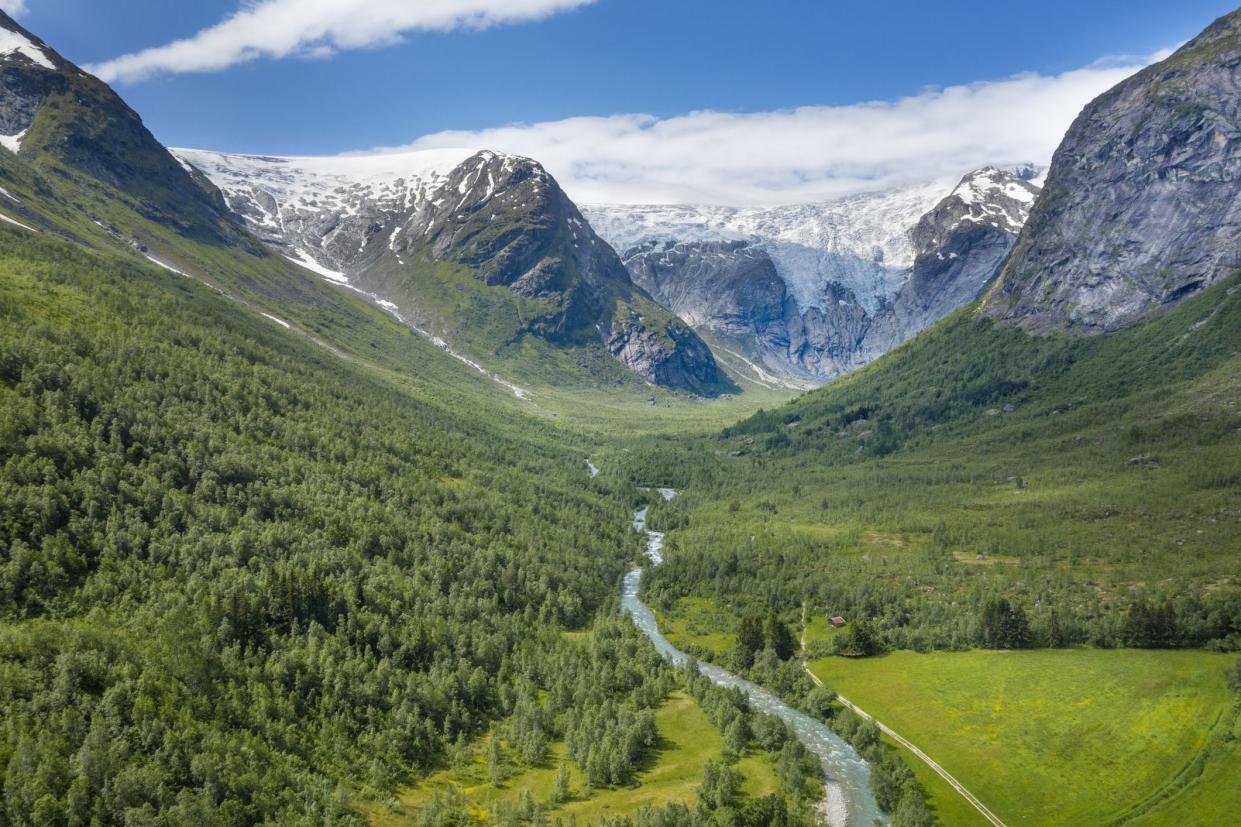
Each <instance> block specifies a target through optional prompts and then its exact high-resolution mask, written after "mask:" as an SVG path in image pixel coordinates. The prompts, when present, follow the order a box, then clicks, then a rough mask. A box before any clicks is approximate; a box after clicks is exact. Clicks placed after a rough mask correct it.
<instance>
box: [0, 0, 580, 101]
mask: <svg viewBox="0 0 1241 827" xmlns="http://www.w3.org/2000/svg"><path fill="white" fill-rule="evenodd" d="M0 2H8V3H10V4H15V5H17V6H21V4H22V2H23V0H16V3H14V0H0ZM593 2H594V0H253V1H252V2H248V3H247V4H246V6H245V8H243V9H242V10H241V11H239V12H237V13H236V14H234V15H233V16H232V17H229V18H227V19H226V20H224V21H222V22H220V23H217V24H216V25H214V26H211V27H210V28H207V29H203V30H202V31H200V32H199V33H198V34H196V35H194V36H193V37H189V38H186V39H184V40H177V41H174V42H172V43H169V44H167V45H164V46H157V47H155V48H151V49H144V50H143V51H140V52H135V53H133V54H128V55H124V56H122V57H118V58H115V59H113V60H109V61H107V62H105V63H100V64H97V65H95V66H91V67H88V69H89V70H90V71H91V72H93V73H94V74H96V75H98V76H99V77H100V78H101V79H102V80H105V81H108V82H109V83H111V82H114V81H136V80H142V79H144V78H147V77H150V76H152V75H156V74H160V73H165V72H212V71H218V70H220V69H226V68H228V67H229V66H233V65H235V64H238V63H244V62H246V61H250V60H255V59H257V58H262V57H268V58H282V57H289V56H310V57H324V56H326V55H329V54H332V53H334V52H336V51H342V50H347V49H362V48H368V47H377V46H386V45H390V44H392V43H395V42H398V41H399V40H400V38H401V35H403V34H405V33H406V32H413V31H448V30H451V29H458V28H475V29H481V28H487V27H489V26H495V25H499V24H503V23H518V22H523V21H528V20H537V19H540V18H543V17H547V16H549V15H552V14H556V13H558V12H563V11H569V10H571V9H575V8H578V7H580V6H584V5H588V4H590V3H593Z"/></svg>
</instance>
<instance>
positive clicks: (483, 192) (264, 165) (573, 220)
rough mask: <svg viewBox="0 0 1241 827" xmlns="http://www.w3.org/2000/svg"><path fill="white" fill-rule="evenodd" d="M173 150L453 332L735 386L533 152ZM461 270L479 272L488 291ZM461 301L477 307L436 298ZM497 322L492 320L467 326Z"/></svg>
mask: <svg viewBox="0 0 1241 827" xmlns="http://www.w3.org/2000/svg"><path fill="white" fill-rule="evenodd" d="M174 152H175V153H176V155H177V157H178V158H179V159H181V161H182V162H183V163H184V164H186V165H187V166H188V167H190V168H192V169H196V170H201V171H202V172H203V173H204V174H205V175H207V177H209V178H210V179H212V180H213V181H214V182H215V184H216V185H217V186H219V187H220V188H221V190H222V192H223V193H224V198H225V200H226V202H227V203H228V205H229V207H230V208H231V209H232V210H233V211H234V213H236V214H237V215H238V216H240V217H241V218H242V219H244V220H245V222H246V223H247V225H248V226H249V228H250V229H251V231H252V232H254V233H255V234H257V235H258V236H259V237H260V238H262V239H263V240H264V242H265V243H267V244H268V245H269V246H271V247H272V248H273V249H276V250H278V251H279V252H281V253H282V254H283V255H285V256H286V257H287V258H289V259H291V260H294V261H297V262H299V263H301V264H303V265H305V266H306V267H308V268H310V269H312V270H313V271H315V272H317V273H319V274H320V275H322V276H324V277H326V278H328V279H331V280H333V281H336V282H338V283H343V284H349V285H350V286H353V287H355V288H356V289H360V290H363V291H364V292H367V293H369V294H372V295H375V296H377V297H379V298H380V299H381V300H383V301H387V302H392V303H395V304H397V305H399V306H400V307H401V308H402V312H403V313H406V314H409V315H410V316H411V317H413V318H416V319H417V320H418V322H419V323H420V324H422V325H425V326H427V327H430V328H433V329H436V330H437V331H439V335H442V336H443V337H444V338H446V339H450V340H451V339H456V338H460V337H461V336H463V335H466V334H472V335H473V337H474V339H475V340H476V341H477V342H478V343H479V348H482V349H489V350H493V351H494V350H497V349H504V348H507V347H511V346H512V345H513V344H514V343H515V342H516V341H517V340H518V339H519V338H520V337H521V336H523V335H525V334H527V333H528V334H533V335H536V336H538V337H540V338H542V339H544V340H546V341H548V342H551V343H554V344H557V345H565V346H570V345H572V346H589V345H592V344H599V345H602V346H603V347H604V348H606V350H607V352H608V353H610V354H611V355H612V356H613V357H614V358H616V359H617V360H618V361H620V362H621V363H622V364H623V365H625V366H626V367H628V368H629V369H630V370H632V371H634V372H635V373H637V374H638V375H639V376H641V377H643V378H644V379H646V380H647V381H649V382H652V383H654V384H659V385H666V386H672V387H678V388H685V389H688V390H692V391H695V392H698V393H714V392H717V391H718V390H721V389H724V388H726V387H727V381H726V380H725V379H724V377H723V375H722V374H721V373H720V371H719V370H718V368H717V366H716V364H715V360H714V358H713V356H712V354H711V351H710V349H709V348H708V347H707V346H706V345H705V344H704V343H703V342H702V341H701V340H700V339H699V338H698V336H697V335H696V334H695V333H694V332H693V330H692V329H691V328H690V327H689V326H687V325H686V324H684V323H683V322H682V321H681V320H680V319H677V318H676V317H675V316H673V315H672V314H669V313H668V312H667V311H666V310H665V309H664V308H662V307H660V306H659V305H658V304H656V303H655V302H654V301H652V300H651V299H650V297H649V296H647V295H646V294H645V293H644V291H643V290H642V289H641V288H639V287H637V286H635V285H634V283H633V282H632V281H631V280H630V277H629V274H628V272H627V271H626V269H625V268H624V266H623V265H622V264H621V262H620V260H619V259H618V258H617V257H616V254H615V252H614V251H613V250H612V248H611V247H609V246H608V245H607V244H606V243H604V242H603V241H602V240H600V239H599V237H598V236H597V235H595V233H594V231H593V230H592V229H591V228H590V226H589V224H588V223H587V222H586V220H585V219H584V218H583V217H582V215H581V213H580V212H579V211H578V210H577V207H576V206H575V205H574V204H573V203H572V201H570V200H569V198H568V197H567V196H566V195H565V194H564V192H563V191H562V190H561V189H560V187H559V185H558V184H557V183H556V181H555V179H554V178H553V177H552V176H551V175H549V174H548V173H547V171H546V170H545V169H544V168H543V167H542V166H541V165H539V164H538V163H537V162H535V161H533V160H531V159H528V158H521V157H518V156H513V155H504V154H501V153H495V152H488V151H482V152H472V151H470V150H430V151H426V152H413V153H404V154H398V155H377V156H359V157H349V156H343V157H338V158H272V157H255V156H244V155H229V154H225V153H217V152H207V151H203V150H187V149H177V150H174ZM446 267H447V268H459V269H460V270H464V271H468V273H469V274H470V276H471V277H472V279H471V280H472V281H473V282H474V283H475V284H476V285H479V286H480V289H472V288H470V287H469V286H468V285H469V283H470V282H469V281H464V280H462V278H460V276H461V275H462V273H460V272H458V271H456V270H454V271H453V273H452V274H450V273H448V271H447V270H445V268H446ZM450 276H451V279H452V283H451V284H448V283H446V280H447V279H449V278H450ZM454 293H455V295H453V294H454ZM448 305H464V307H462V306H458V307H456V309H455V310H453V311H452V312H448V311H447V310H432V309H431V308H433V307H436V308H444V307H446V306H448ZM463 316H464V317H467V318H463ZM472 317H477V319H478V320H479V321H477V322H475V321H474V320H473V318H472ZM484 318H485V319H486V322H485V324H486V325H487V326H488V327H489V328H490V329H488V330H485V331H483V330H477V329H475V330H472V331H470V330H466V329H465V328H468V327H471V326H473V327H474V328H477V327H478V326H479V325H480V324H482V323H483V322H482V321H481V320H482V319H484Z"/></svg>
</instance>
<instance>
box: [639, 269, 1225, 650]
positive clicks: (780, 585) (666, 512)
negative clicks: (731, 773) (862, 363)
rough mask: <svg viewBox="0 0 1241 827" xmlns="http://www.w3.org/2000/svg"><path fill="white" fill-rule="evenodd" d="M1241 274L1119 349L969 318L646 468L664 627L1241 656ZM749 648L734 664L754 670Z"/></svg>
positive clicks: (860, 642) (650, 587)
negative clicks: (806, 625)
mask: <svg viewBox="0 0 1241 827" xmlns="http://www.w3.org/2000/svg"><path fill="white" fill-rule="evenodd" d="M1238 329H1241V295H1238V280H1237V279H1236V278H1233V279H1232V280H1230V281H1229V282H1227V283H1224V284H1221V285H1218V286H1217V287H1215V288H1213V289H1211V290H1209V291H1206V292H1205V293H1204V294H1203V295H1201V296H1199V297H1196V298H1195V299H1193V300H1192V301H1190V302H1187V303H1186V304H1185V305H1184V306H1182V307H1179V308H1177V309H1175V310H1173V311H1172V312H1169V313H1167V314H1165V315H1162V316H1159V317H1157V318H1155V319H1153V320H1151V321H1148V322H1146V323H1144V324H1141V325H1138V326H1136V327H1134V328H1131V329H1128V330H1125V331H1121V332H1118V333H1115V334H1111V335H1109V336H1102V337H1090V338H1068V337H1063V336H1048V337H1034V336H1030V335H1028V334H1025V333H1023V332H1021V331H1019V330H1013V329H1001V328H997V327H995V326H994V325H993V324H992V323H991V322H990V321H988V320H985V319H979V318H977V317H976V316H975V314H974V312H973V308H966V309H964V310H963V311H961V312H959V313H958V314H956V315H955V316H953V317H950V318H949V319H947V320H945V322H943V323H941V324H940V325H938V326H936V327H935V328H933V329H932V330H931V331H929V332H928V333H926V334H924V335H922V336H919V337H918V338H917V339H915V340H914V341H912V342H910V343H908V344H906V345H905V346H903V347H901V348H899V349H898V350H897V351H895V352H894V353H892V354H891V355H889V356H888V357H886V358H885V359H883V360H880V361H879V362H877V363H875V364H874V365H871V366H870V367H868V368H865V369H863V370H860V371H858V372H856V373H855V374H852V375H850V376H848V377H845V378H844V379H841V380H839V381H838V382H835V383H833V384H831V385H830V386H828V387H826V388H823V389H821V390H819V391H815V392H812V393H809V394H806V395H805V396H804V397H802V398H800V399H798V400H797V401H796V402H794V403H792V404H790V405H788V406H786V407H783V408H781V409H779V410H777V411H772V412H760V413H759V414H756V415H755V416H753V417H751V418H749V419H747V420H745V421H742V422H741V423H739V424H737V425H735V426H733V427H731V428H729V429H727V430H725V431H724V432H723V433H721V434H719V435H718V436H716V437H714V438H708V439H686V438H679V439H678V438H668V439H665V440H663V441H661V442H660V443H658V444H653V445H647V446H644V447H643V448H642V449H640V450H633V451H631V452H629V453H628V454H626V455H625V456H626V461H627V462H628V468H627V470H626V473H627V475H628V477H629V478H631V479H633V480H645V481H647V482H648V483H652V484H666V485H673V486H675V487H677V488H678V489H680V490H681V491H682V494H681V496H678V497H677V498H676V499H675V500H673V501H671V502H667V503H662V502H661V503H658V504H656V506H655V507H654V508H653V509H652V511H651V515H650V520H651V524H652V525H653V526H654V527H656V528H660V529H662V530H667V531H669V532H670V533H669V534H668V537H667V540H666V545H665V548H666V558H667V563H666V564H665V565H663V566H660V567H658V568H657V569H654V570H653V571H652V572H651V575H650V576H649V577H647V578H644V581H643V584H644V588H645V595H646V596H647V598H648V602H650V603H652V605H655V606H657V607H660V608H662V609H664V610H665V611H669V610H672V609H673V608H674V607H675V606H676V605H677V601H679V600H680V599H681V598H684V597H688V596H697V597H701V598H707V599H709V600H711V601H712V602H713V603H714V605H716V606H718V607H720V608H721V609H722V611H720V612H717V613H715V615H714V617H716V618H717V619H719V624H720V631H722V632H728V633H735V632H737V631H738V626H737V623H738V620H737V618H739V617H741V616H742V615H745V614H755V615H764V616H765V615H767V614H768V613H772V612H774V613H777V614H780V615H781V616H783V617H784V619H785V620H788V621H794V620H795V619H796V618H797V615H798V613H799V612H800V609H801V606H802V604H803V602H805V603H807V604H808V605H809V606H810V607H811V609H812V610H813V611H815V612H817V613H824V612H826V613H828V614H831V615H844V616H846V617H847V618H848V619H849V620H850V621H853V620H860V621H861V622H860V623H855V624H853V625H852V626H851V628H850V630H849V633H848V634H845V635H841V636H839V637H837V638H834V639H833V640H832V641H831V644H830V646H829V648H828V649H826V650H825V651H823V652H819V653H817V654H828V653H831V652H837V653H845V654H855V655H857V654H871V653H874V652H876V651H881V650H882V649H885V648H899V649H916V650H919V651H926V650H930V649H961V648H969V647H974V646H989V647H1002V648H1003V647H1027V646H1071V645H1079V644H1089V645H1094V646H1106V647H1111V646H1137V647H1168V646H1206V647H1210V648H1215V649H1224V650H1231V649H1236V648H1238V647H1241V580H1238V575H1237V569H1236V559H1237V553H1238V551H1239V550H1241V548H1239V546H1238V540H1237V537H1238V533H1239V532H1241V358H1239V356H1238V352H1237V342H1238V339H1237V334H1236V331H1237V330H1238ZM744 660H745V653H741V654H740V655H739V656H738V657H736V658H734V659H733V660H732V662H731V663H730V665H733V666H744V665H745V663H744Z"/></svg>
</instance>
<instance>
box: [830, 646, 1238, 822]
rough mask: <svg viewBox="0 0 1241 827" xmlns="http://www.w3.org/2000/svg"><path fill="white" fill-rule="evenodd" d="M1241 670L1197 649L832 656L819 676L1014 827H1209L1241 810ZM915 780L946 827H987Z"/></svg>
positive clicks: (922, 772) (955, 800)
mask: <svg viewBox="0 0 1241 827" xmlns="http://www.w3.org/2000/svg"><path fill="white" fill-rule="evenodd" d="M1234 659H1235V655H1217V654H1212V653H1206V652H1197V651H1138V650H1090V649H1071V650H1035V651H1024V652H988V651H973V652H965V653H936V654H928V655H919V654H915V653H911V652H898V653H894V654H891V655H887V656H885V657H880V658H871V659H864V660H848V659H844V658H824V659H820V660H816V661H814V662H812V663H811V668H812V669H813V670H814V672H815V674H816V675H818V676H819V677H820V678H821V679H822V680H823V681H824V682H825V683H826V684H827V685H828V686H830V687H832V688H834V689H836V690H837V691H838V692H840V693H841V694H843V695H845V696H846V697H848V698H849V699H850V700H851V701H853V702H854V703H856V704H858V705H859V706H860V707H862V708H863V709H865V710H866V711H867V712H870V713H871V714H873V715H875V716H876V717H877V718H878V719H879V720H881V721H883V722H884V723H886V724H888V725H889V726H891V727H892V728H893V729H895V730H896V731H897V732H899V733H901V734H902V735H903V736H905V737H906V738H908V739H909V740H910V741H912V742H913V743H914V744H916V745H918V746H919V747H920V748H921V749H922V750H924V751H925V752H926V753H928V754H929V755H930V756H931V757H932V758H934V759H935V760H936V761H938V762H939V763H940V764H941V765H943V766H944V768H945V769H947V770H948V771H949V772H950V773H952V774H953V775H954V776H956V778H957V779H958V780H959V781H961V783H963V784H964V785H965V786H966V787H967V788H969V789H970V790H971V791H972V792H974V794H975V795H977V796H978V797H979V798H981V799H982V801H983V803H985V804H986V805H987V806H988V807H990V808H991V809H992V810H993V811H995V813H996V814H997V815H998V816H999V817H1000V818H1001V819H1003V820H1004V821H1005V822H1006V823H1008V824H1009V825H1014V826H1015V825H1034V824H1065V825H1069V824H1081V825H1102V824H1109V823H1120V822H1125V823H1129V822H1132V823H1141V824H1152V825H1154V824H1167V825H1189V824H1204V825H1207V824H1219V823H1222V822H1220V820H1219V819H1220V818H1221V817H1224V814H1226V813H1230V812H1231V813H1236V812H1239V811H1241V809H1239V808H1241V785H1238V784H1237V779H1238V778H1239V777H1241V742H1239V741H1238V740H1237V738H1236V735H1237V732H1238V729H1237V727H1238V721H1237V715H1238V707H1239V706H1241V705H1239V704H1238V701H1237V698H1236V696H1235V695H1233V694H1232V693H1230V692H1229V690H1228V689H1227V687H1226V686H1225V684H1224V678H1223V675H1224V671H1225V669H1226V668H1227V667H1228V666H1229V665H1230V664H1231V663H1232V662H1233V660H1234ZM1228 735H1232V736H1233V737H1231V738H1229V737H1227V736H1228ZM910 763H911V766H914V765H915V764H916V763H920V762H916V759H913V758H912V756H911V757H910ZM915 771H916V773H917V775H918V778H919V780H920V781H922V782H923V785H924V787H926V789H927V792H928V793H929V796H930V800H931V803H932V804H933V806H935V807H936V809H937V810H938V814H939V816H940V818H941V820H942V821H943V822H944V823H945V824H949V825H955V824H975V823H980V822H979V821H978V819H977V818H976V816H975V814H973V813H972V812H971V811H969V810H968V808H966V807H965V806H964V802H963V801H962V800H961V799H960V797H959V796H957V795H956V794H955V793H953V792H952V791H951V790H950V788H948V787H947V785H945V784H944V783H943V782H942V781H939V780H938V779H937V777H934V776H932V774H931V773H930V772H929V770H926V769H924V768H922V767H917V766H915Z"/></svg>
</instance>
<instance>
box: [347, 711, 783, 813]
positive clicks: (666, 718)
mask: <svg viewBox="0 0 1241 827" xmlns="http://www.w3.org/2000/svg"><path fill="white" fill-rule="evenodd" d="M656 725H657V727H658V729H659V735H660V745H659V747H658V749H657V751H656V752H655V754H654V755H653V756H652V758H651V760H650V761H649V762H648V763H647V765H646V766H644V767H643V768H642V769H641V770H640V771H639V772H638V775H637V779H636V784H635V785H634V786H632V787H621V788H612V789H600V790H589V789H587V787H586V785H585V783H584V781H583V778H582V774H581V773H580V772H579V771H578V770H577V768H576V767H574V766H573V765H572V763H571V762H568V763H569V766H570V774H571V777H572V784H571V790H572V798H571V799H570V800H569V801H568V802H566V803H564V804H562V805H561V806H559V807H555V808H551V809H547V810H545V812H546V813H547V815H549V816H550V817H552V818H555V817H557V816H559V817H562V818H564V819H566V820H567V819H568V817H569V816H573V817H574V818H576V819H577V823H578V824H581V825H587V824H594V823H595V822H596V821H598V820H599V819H600V818H602V817H604V816H617V815H625V814H630V813H633V812H635V811H636V810H637V809H638V808H639V807H641V806H643V805H645V804H652V805H656V806H658V805H661V804H665V803H668V802H674V801H680V802H685V803H688V804H693V802H694V801H695V800H696V797H697V791H698V785H699V784H700V783H701V781H702V770H703V766H704V765H705V764H706V762H707V760H708V759H711V758H715V759H717V760H718V759H719V757H720V754H721V751H722V748H723V739H722V738H721V737H720V733H719V732H718V731H717V730H716V729H715V728H714V727H713V726H712V725H711V723H710V721H708V720H707V717H706V715H704V714H703V712H702V710H701V709H699V707H698V705H697V704H696V703H695V702H694V699H693V698H691V697H689V696H688V695H685V694H682V693H679V692H678V693H673V695H672V696H671V697H670V698H669V700H668V701H667V702H666V703H665V704H664V705H663V706H662V707H660V708H659V710H658V711H657V713H656ZM477 746H478V749H477V750H476V753H477V755H476V757H475V760H474V762H473V763H472V764H471V765H469V766H467V767H465V768H463V769H461V770H442V771H440V772H437V773H435V774H434V775H431V776H430V777H428V778H427V779H425V780H424V781H423V782H421V783H420V784H418V785H417V786H415V787H412V788H409V789H407V790H404V791H403V792H402V793H401V794H400V796H399V798H398V801H397V803H396V806H395V807H389V806H385V805H382V804H376V803H372V802H367V803H366V804H364V805H363V806H362V809H363V812H364V813H365V815H366V816H367V818H368V819H369V821H370V823H371V824H373V825H376V827H400V825H408V824H413V823H415V821H416V819H417V815H418V812H419V811H420V810H421V809H422V807H423V806H425V804H426V803H427V802H428V801H429V800H430V799H431V797H432V796H433V795H434V794H435V792H436V791H437V790H439V791H445V792H446V791H448V790H450V789H451V788H453V787H456V788H457V789H459V790H460V791H461V792H463V793H464V794H465V796H466V799H467V800H468V801H469V803H470V805H471V810H472V811H473V812H474V814H475V816H476V817H477V818H478V819H479V820H480V821H482V822H483V823H486V822H487V820H488V818H489V815H490V811H491V807H492V805H493V804H495V803H496V802H498V801H501V800H505V799H507V800H508V801H511V802H512V803H513V804H514V805H515V804H516V803H517V802H518V801H519V799H520V798H521V797H522V796H523V795H524V793H525V792H527V791H529V793H530V795H531V796H532V797H533V799H534V801H535V802H537V803H539V804H541V805H544V806H546V805H547V801H548V798H549V797H550V795H551V791H552V785H553V782H554V779H555V777H556V772H557V767H558V766H559V764H560V761H561V759H562V758H564V752H565V748H564V744H562V743H557V744H553V745H552V747H551V749H549V750H548V758H547V760H546V761H545V762H544V763H543V765H542V766H539V767H535V768H517V769H516V770H515V771H514V773H513V774H512V775H511V776H510V777H509V778H507V779H506V780H504V781H503V782H501V784H500V786H499V787H495V786H492V785H491V783H490V782H489V781H488V780H487V778H486V770H485V768H484V766H483V761H482V758H481V756H482V755H483V749H482V747H483V744H479V745H477ZM734 769H736V770H738V771H739V772H741V773H742V775H744V777H745V782H744V784H743V785H742V796H743V797H758V796H764V795H769V794H771V793H774V792H777V791H778V790H779V781H778V777H777V775H776V768H775V766H774V764H773V761H772V758H771V757H770V756H769V755H768V754H767V753H763V752H751V753H750V754H748V755H746V756H745V757H743V758H742V759H741V760H740V761H738V762H737V764H736V765H735V766H734Z"/></svg>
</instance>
